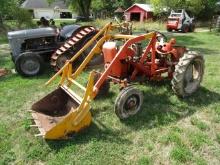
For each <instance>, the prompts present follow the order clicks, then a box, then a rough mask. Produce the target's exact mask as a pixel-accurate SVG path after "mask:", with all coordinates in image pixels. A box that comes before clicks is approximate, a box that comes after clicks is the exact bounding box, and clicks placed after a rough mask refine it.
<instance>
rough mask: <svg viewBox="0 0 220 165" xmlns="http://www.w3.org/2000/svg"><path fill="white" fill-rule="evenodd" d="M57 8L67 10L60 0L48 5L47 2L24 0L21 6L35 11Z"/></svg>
mask: <svg viewBox="0 0 220 165" xmlns="http://www.w3.org/2000/svg"><path fill="white" fill-rule="evenodd" d="M55 7H59V8H60V9H68V6H67V5H66V4H65V2H64V1H62V0H55V2H53V3H51V4H49V3H48V1H47V0H26V1H24V2H23V3H22V4H21V8H26V9H36V8H47V9H48V8H50V9H54V8H55Z"/></svg>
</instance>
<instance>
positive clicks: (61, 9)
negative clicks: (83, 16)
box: [21, 0, 73, 19]
mask: <svg viewBox="0 0 220 165" xmlns="http://www.w3.org/2000/svg"><path fill="white" fill-rule="evenodd" d="M21 8H24V9H27V10H29V11H30V12H31V13H32V14H33V18H38V19H39V18H41V17H45V18H47V19H51V18H53V19H58V18H72V17H73V13H72V12H71V11H70V10H69V9H68V6H67V5H66V4H65V2H64V1H62V0H55V2H53V3H50V4H49V3H48V1H47V0H26V1H24V3H22V5H21Z"/></svg>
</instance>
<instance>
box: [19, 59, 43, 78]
mask: <svg viewBox="0 0 220 165" xmlns="http://www.w3.org/2000/svg"><path fill="white" fill-rule="evenodd" d="M20 66H21V70H22V71H23V72H24V73H25V74H26V75H35V74H37V73H38V72H39V71H40V63H39V61H38V60H37V59H35V58H33V59H26V60H23V61H22V62H21V65H20Z"/></svg>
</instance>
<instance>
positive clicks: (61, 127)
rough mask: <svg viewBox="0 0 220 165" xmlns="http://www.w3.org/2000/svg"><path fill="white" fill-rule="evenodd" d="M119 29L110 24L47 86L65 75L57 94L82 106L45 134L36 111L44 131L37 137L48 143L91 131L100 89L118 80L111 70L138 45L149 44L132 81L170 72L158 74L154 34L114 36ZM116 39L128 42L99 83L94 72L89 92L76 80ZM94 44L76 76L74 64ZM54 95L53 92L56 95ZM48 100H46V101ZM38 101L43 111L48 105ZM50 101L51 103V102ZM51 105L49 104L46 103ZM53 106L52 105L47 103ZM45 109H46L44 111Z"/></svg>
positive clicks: (90, 77) (89, 84)
mask: <svg viewBox="0 0 220 165" xmlns="http://www.w3.org/2000/svg"><path fill="white" fill-rule="evenodd" d="M114 28H118V25H112V23H109V24H107V25H106V26H105V27H104V28H103V29H101V30H100V31H99V32H98V33H97V34H96V35H95V36H94V37H93V38H92V39H91V40H90V41H89V42H87V43H86V44H85V45H84V47H83V48H82V49H81V50H79V51H78V52H77V53H76V54H75V55H74V56H73V57H72V58H71V59H70V60H68V61H67V62H66V64H65V65H64V66H63V67H62V68H61V69H60V70H59V71H58V72H57V73H56V74H55V75H54V76H53V77H52V78H51V79H50V80H49V81H48V82H47V83H46V85H49V84H50V83H51V82H52V81H54V80H55V79H56V78H57V77H58V76H60V75H61V79H60V82H59V88H58V89H57V90H63V91H65V93H66V94H68V95H69V96H70V97H71V98H73V99H75V100H78V102H79V106H78V107H77V108H76V109H74V108H71V110H70V111H69V113H68V114H67V115H65V116H64V117H63V120H62V121H59V122H58V123H56V125H55V126H54V127H53V128H52V129H50V130H49V131H44V130H43V129H41V128H40V127H42V125H40V124H39V121H38V119H36V118H38V117H37V116H36V115H35V113H36V112H35V111H32V116H33V118H34V120H35V123H36V125H37V127H38V128H39V130H40V132H41V133H40V134H38V135H37V136H43V137H44V138H45V139H60V138H62V139H63V138H67V137H68V134H69V133H72V132H79V131H80V130H81V129H83V128H84V127H87V126H89V125H90V123H91V114H90V111H89V110H90V102H91V101H92V100H93V99H94V98H95V97H96V96H97V94H98V92H99V89H100V87H101V86H102V84H103V83H104V82H105V80H106V79H108V78H110V79H115V78H114V77H111V76H110V75H109V73H110V69H111V68H112V66H113V65H114V64H115V62H116V61H117V60H118V59H119V58H126V50H127V49H128V47H129V46H131V45H132V44H135V43H137V42H140V41H143V40H147V39H149V40H150V41H149V42H148V45H147V47H146V50H145V51H144V54H143V55H142V57H141V59H140V60H139V62H138V63H132V62H131V64H132V65H135V69H134V71H133V73H132V75H131V79H135V77H136V75H137V74H138V72H139V71H142V72H143V73H144V74H145V75H147V76H148V77H151V78H153V77H154V76H155V75H156V74H161V72H167V70H163V71H161V70H157V68H156V63H155V58H156V57H155V56H156V50H155V49H156V48H155V44H156V33H155V32H151V33H148V34H144V35H140V36H134V35H121V34H119V35H114V34H111V33H110V32H111V31H112V30H113V29H114ZM110 39H114V40H124V41H125V43H124V45H123V46H122V47H121V49H120V50H119V51H118V52H117V54H116V55H115V57H114V59H113V60H112V62H111V63H110V64H109V66H108V67H107V68H106V69H105V71H104V72H103V73H102V74H101V77H99V79H98V80H97V82H95V81H94V79H95V78H94V77H95V74H96V73H95V71H92V72H91V73H90V76H89V78H88V84H87V87H86V88H85V87H84V86H82V85H81V84H80V83H78V82H77V81H76V78H77V77H78V76H79V75H80V74H81V73H82V71H83V70H84V69H85V67H86V65H87V64H88V63H89V62H90V60H91V59H92V58H93V56H94V55H95V54H97V53H101V51H102V50H101V46H102V45H103V44H104V42H106V41H108V40H110ZM94 41H97V43H96V45H95V46H94V47H93V49H92V50H91V52H90V53H89V54H88V55H87V57H86V58H85V59H84V61H83V62H82V63H81V64H80V66H79V67H78V68H77V69H76V71H75V72H73V71H74V70H73V69H74V68H73V65H72V63H73V62H74V61H75V60H77V58H78V57H79V56H80V55H81V54H82V53H83V51H85V50H86V49H87V48H88V47H89V46H90V45H91V44H92V43H93V42H94ZM149 53H151V62H148V63H147V64H145V59H146V57H147V55H148V54H149ZM146 65H148V67H150V70H149V71H146ZM115 80H116V81H117V82H121V81H120V80H118V79H117V78H116V79H115ZM73 84H74V85H76V86H77V87H79V88H80V89H82V90H83V91H84V92H85V93H84V96H83V98H81V97H80V96H78V95H77V94H76V93H75V92H74V91H72V90H71V89H70V87H71V86H72V85H73ZM126 85H127V83H126V82H124V86H125V87H126ZM52 94H53V92H52ZM44 99H47V100H48V98H47V96H46V97H45V98H43V99H42V100H44ZM42 100H40V101H38V102H37V103H35V104H34V105H33V106H32V109H33V110H36V109H39V107H41V106H40V104H42V102H44V103H45V101H42ZM48 101H50V100H48ZM46 102H47V101H46ZM47 104H52V103H47ZM43 109H44V108H43Z"/></svg>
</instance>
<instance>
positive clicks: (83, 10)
mask: <svg viewBox="0 0 220 165" xmlns="http://www.w3.org/2000/svg"><path fill="white" fill-rule="evenodd" d="M78 6H79V8H78V10H79V15H80V16H83V17H85V19H86V20H89V16H90V7H91V0H83V1H82V0H78Z"/></svg>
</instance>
